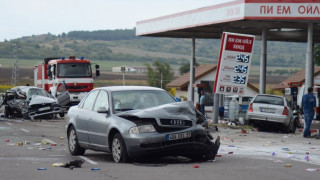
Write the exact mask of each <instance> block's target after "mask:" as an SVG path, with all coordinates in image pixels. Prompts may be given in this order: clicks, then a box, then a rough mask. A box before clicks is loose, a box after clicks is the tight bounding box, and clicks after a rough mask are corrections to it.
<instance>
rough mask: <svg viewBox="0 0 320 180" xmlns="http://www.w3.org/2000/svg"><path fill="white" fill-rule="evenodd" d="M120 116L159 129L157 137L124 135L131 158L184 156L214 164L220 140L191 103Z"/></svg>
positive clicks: (164, 106)
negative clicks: (209, 129) (212, 133)
mask: <svg viewBox="0 0 320 180" xmlns="http://www.w3.org/2000/svg"><path fill="white" fill-rule="evenodd" d="M117 115H118V116H120V117H122V118H125V119H127V120H129V121H132V122H134V123H135V124H137V126H141V125H146V124H152V125H153V126H154V128H155V129H156V132H154V133H139V134H129V133H128V134H124V135H123V136H124V137H123V138H124V140H125V143H126V147H127V151H128V155H129V156H130V157H145V156H152V157H154V156H185V157H190V158H192V159H193V158H197V159H204V160H213V159H214V158H215V156H216V154H217V152H218V149H219V147H220V137H219V136H218V137H216V138H213V137H212V135H211V133H210V132H209V131H208V121H207V119H206V118H205V117H203V116H202V115H201V114H200V113H199V112H198V111H197V110H196V109H195V108H194V106H193V104H192V103H190V102H178V103H172V104H166V105H162V106H158V107H154V108H150V109H144V110H143V111H139V110H136V111H129V112H124V113H119V114H117Z"/></svg>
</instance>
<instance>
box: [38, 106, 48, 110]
mask: <svg viewBox="0 0 320 180" xmlns="http://www.w3.org/2000/svg"><path fill="white" fill-rule="evenodd" d="M49 109H50V107H43V108H39V109H38V111H45V110H49Z"/></svg>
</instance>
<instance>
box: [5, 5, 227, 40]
mask: <svg viewBox="0 0 320 180" xmlns="http://www.w3.org/2000/svg"><path fill="white" fill-rule="evenodd" d="M229 1H233V0H1V2H0V42H2V41H4V39H7V40H10V39H15V38H19V37H22V36H31V35H39V34H46V33H49V32H50V33H51V34H55V35H58V34H61V33H63V32H65V33H67V32H69V31H74V30H88V31H94V30H106V29H126V28H127V29H132V28H134V27H135V25H136V22H137V21H141V20H146V19H151V18H155V17H159V16H164V15H169V14H173V13H178V12H182V11H187V10H192V9H197V8H201V7H205V6H210V5H215V4H220V3H223V2H229Z"/></svg>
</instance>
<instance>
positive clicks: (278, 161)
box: [274, 160, 283, 163]
mask: <svg viewBox="0 0 320 180" xmlns="http://www.w3.org/2000/svg"><path fill="white" fill-rule="evenodd" d="M274 162H276V163H282V162H283V161H281V160H275V161H274Z"/></svg>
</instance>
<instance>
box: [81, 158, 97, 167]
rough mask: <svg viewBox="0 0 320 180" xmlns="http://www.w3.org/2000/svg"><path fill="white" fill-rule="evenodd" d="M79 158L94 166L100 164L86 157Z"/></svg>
mask: <svg viewBox="0 0 320 180" xmlns="http://www.w3.org/2000/svg"><path fill="white" fill-rule="evenodd" d="M78 157H79V158H81V159H83V160H85V161H87V162H88V163H90V164H93V165H97V164H98V163H97V162H94V161H92V160H90V159H88V158H86V157H84V156H78Z"/></svg>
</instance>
